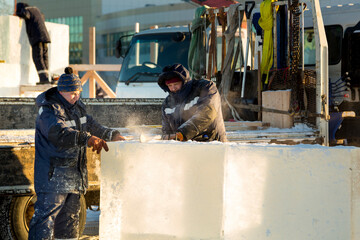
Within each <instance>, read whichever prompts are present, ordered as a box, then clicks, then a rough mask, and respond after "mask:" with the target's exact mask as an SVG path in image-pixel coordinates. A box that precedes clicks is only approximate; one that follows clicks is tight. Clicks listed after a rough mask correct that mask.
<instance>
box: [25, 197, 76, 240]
mask: <svg viewBox="0 0 360 240" xmlns="http://www.w3.org/2000/svg"><path fill="white" fill-rule="evenodd" d="M79 215H80V194H75V193H39V194H37V201H36V203H35V212H34V215H33V217H32V219H31V222H30V230H29V240H40V239H54V237H55V239H78V237H79V236H78V235H79V234H78V232H79Z"/></svg>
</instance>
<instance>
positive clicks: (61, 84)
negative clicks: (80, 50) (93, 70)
mask: <svg viewBox="0 0 360 240" xmlns="http://www.w3.org/2000/svg"><path fill="white" fill-rule="evenodd" d="M57 88H58V91H59V92H74V91H82V86H81V81H80V78H79V77H78V76H77V75H75V74H73V70H72V68H71V67H67V68H65V74H62V75H61V76H60V78H59V81H58V86H57Z"/></svg>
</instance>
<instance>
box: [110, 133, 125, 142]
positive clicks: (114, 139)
mask: <svg viewBox="0 0 360 240" xmlns="http://www.w3.org/2000/svg"><path fill="white" fill-rule="evenodd" d="M124 140H125V138H124V137H123V136H121V135H120V133H115V134H114V135H113V136H112V138H111V141H114V142H115V141H124Z"/></svg>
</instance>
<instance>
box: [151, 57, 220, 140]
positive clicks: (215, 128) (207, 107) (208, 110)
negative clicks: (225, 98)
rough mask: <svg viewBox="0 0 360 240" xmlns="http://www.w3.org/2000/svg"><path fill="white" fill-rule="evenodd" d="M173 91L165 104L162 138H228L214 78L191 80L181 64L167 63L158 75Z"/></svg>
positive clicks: (170, 91) (161, 81) (163, 84)
mask: <svg viewBox="0 0 360 240" xmlns="http://www.w3.org/2000/svg"><path fill="white" fill-rule="evenodd" d="M158 84H159V86H160V87H161V88H162V89H163V90H164V91H165V92H168V93H169V95H168V96H167V97H166V98H165V100H164V102H163V105H162V139H164V140H169V139H175V140H179V141H187V140H194V141H221V142H225V141H226V133H225V126H224V119H223V115H222V110H221V98H220V94H219V91H218V90H217V88H216V85H215V83H214V82H212V81H209V80H206V79H201V80H191V79H190V75H189V71H188V70H187V69H186V68H185V67H184V66H183V65H181V64H174V65H172V66H167V67H165V68H164V69H163V72H162V73H161V75H160V76H159V79H158Z"/></svg>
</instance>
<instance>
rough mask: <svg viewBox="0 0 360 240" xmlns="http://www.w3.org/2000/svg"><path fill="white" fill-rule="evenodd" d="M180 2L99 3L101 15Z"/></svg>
mask: <svg viewBox="0 0 360 240" xmlns="http://www.w3.org/2000/svg"><path fill="white" fill-rule="evenodd" d="M181 2H183V1H181V0H140V1H118V0H103V1H102V2H101V4H102V5H101V6H102V14H108V13H113V12H119V11H125V10H130V9H135V8H143V7H145V6H146V5H157V6H158V5H168V4H172V3H181Z"/></svg>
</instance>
